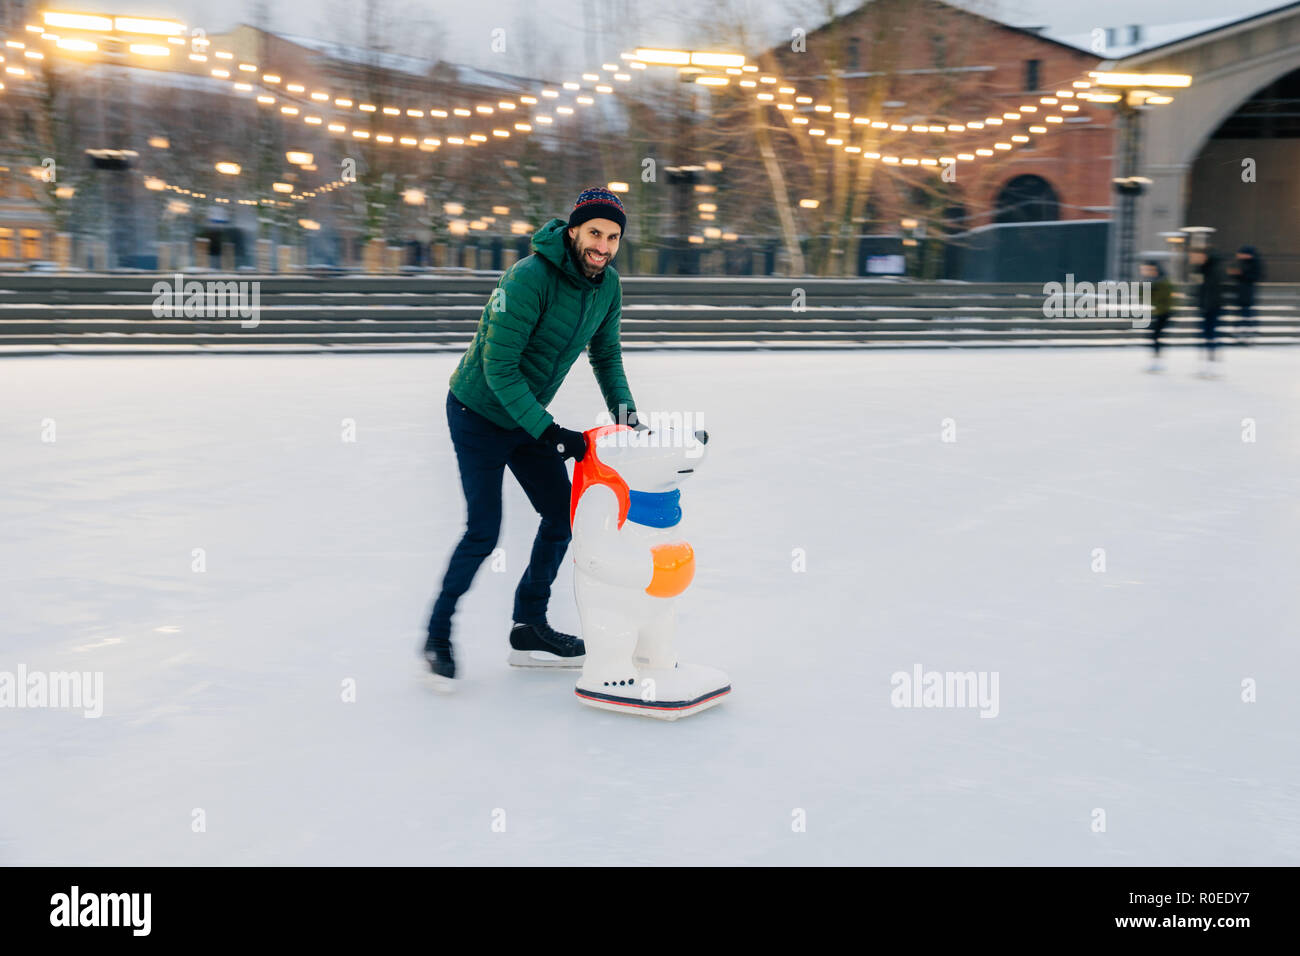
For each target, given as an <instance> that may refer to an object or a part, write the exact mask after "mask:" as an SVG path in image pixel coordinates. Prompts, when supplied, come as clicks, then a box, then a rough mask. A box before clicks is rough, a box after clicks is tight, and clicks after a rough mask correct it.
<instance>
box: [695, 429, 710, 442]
mask: <svg viewBox="0 0 1300 956" xmlns="http://www.w3.org/2000/svg"><path fill="white" fill-rule="evenodd" d="M695 440H696V441H697V442H699V443H700V444H701V445H707V444H708V443H709V433H708V432H706V431H705V430H704V429H703V428H701V429H700V430H699V431H697V432H696V433H695Z"/></svg>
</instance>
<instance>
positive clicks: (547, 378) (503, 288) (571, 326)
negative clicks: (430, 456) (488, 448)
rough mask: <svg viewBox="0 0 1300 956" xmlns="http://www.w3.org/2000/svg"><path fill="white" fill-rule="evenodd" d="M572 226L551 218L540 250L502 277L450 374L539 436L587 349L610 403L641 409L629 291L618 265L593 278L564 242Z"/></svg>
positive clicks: (455, 389)
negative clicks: (631, 364)
mask: <svg viewBox="0 0 1300 956" xmlns="http://www.w3.org/2000/svg"><path fill="white" fill-rule="evenodd" d="M567 226H568V224H567V223H566V222H565V220H563V219H552V220H551V221H550V222H548V223H547V224H546V225H544V226H542V228H541V229H539V230H537V232H536V234H534V236H533V240H532V243H531V246H532V250H533V254H532V255H530V256H527V257H525V258H523V259H520V260H519V261H518V262H516V263H515V264H514V265H512V266H511V267H510V268H509V269H507V270H506V271H505V274H504V275H502V276H501V281H500V282H498V283H497V287H496V288H495V289H494V290H493V291H492V295H491V297H489V299H488V304H487V305H486V306H485V307H484V308H483V315H482V316H481V317H480V318H479V321H478V331H477V332H476V333H475V334H474V341H473V342H471V343H470V346H469V349H468V351H466V352H465V355H464V356H463V357H462V358H461V360H460V364H459V365H458V366H456V371H454V372H453V373H452V375H451V391H452V394H454V395H455V396H456V397H457V398H458V399H460V401H461V403H462V404H463V405H465V407H467V408H470V409H472V410H474V411H476V412H478V413H479V414H480V415H482V416H483V417H484V418H486V419H488V420H489V421H491V422H493V423H495V424H497V425H499V426H501V427H502V428H523V429H524V430H525V431H527V432H528V434H530V435H532V436H533V437H534V438H537V437H539V436H540V435H541V434H542V432H544V431H545V430H546V428H547V426H549V425H550V424H551V423H552V422H553V421H554V419H553V418H552V417H551V416H550V414H549V413H548V412H547V411H546V408H545V406H546V405H547V404H548V403H549V402H550V401H551V399H552V398H554V397H555V393H556V392H557V391H559V389H560V384H561V383H562V382H563V381H564V376H565V375H567V374H568V372H569V369H570V367H572V365H573V363H574V362H575V361H576V360H577V358H578V355H579V353H581V352H582V350H583V349H584V348H588V346H589V345H590V348H589V350H588V357H589V358H590V360H591V367H592V370H593V371H594V372H595V373H596V382H597V384H598V385H599V386H600V391H601V394H602V395H603V396H604V399H605V406H606V407H607V408H608V409H609V411H610V414H611V415H613V416H614V419H615V421H617V420H618V412H619V405H620V404H622V405H626V406H627V410H628V412H631V411H633V410H634V409H635V407H636V406H635V405H634V404H633V403H632V392H631V391H630V390H629V389H628V387H627V379H626V378H625V377H624V375H623V351H622V347H621V346H620V344H619V322H620V319H621V318H622V314H623V290H622V286H621V285H620V284H619V279H618V273H617V272H615V271H614V268H613V266H612V265H607V266H606V267H605V271H604V273H603V274H602V275H601V276H600V277H599V278H598V279H596V280H592V279H588V278H587V277H586V276H585V275H583V274H582V271H581V270H580V269H579V268H578V264H577V263H576V262H575V261H574V260H573V257H572V256H571V255H570V254H569V251H568V248H567V245H566V243H565V233H566V231H567Z"/></svg>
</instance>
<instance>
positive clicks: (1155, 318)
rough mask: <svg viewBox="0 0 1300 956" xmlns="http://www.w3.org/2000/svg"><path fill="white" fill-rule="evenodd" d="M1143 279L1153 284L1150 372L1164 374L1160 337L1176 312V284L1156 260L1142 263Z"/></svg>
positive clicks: (1148, 368) (1148, 367)
mask: <svg viewBox="0 0 1300 956" xmlns="http://www.w3.org/2000/svg"><path fill="white" fill-rule="evenodd" d="M1142 279H1143V281H1145V282H1150V283H1151V349H1152V352H1153V354H1152V356H1151V364H1150V365H1148V366H1147V371H1148V372H1163V371H1164V370H1165V367H1164V364H1163V363H1162V362H1161V361H1160V335H1161V333H1162V332H1164V330H1165V325H1166V324H1167V323H1168V322H1169V316H1170V314H1171V313H1172V312H1173V311H1174V284H1173V283H1172V282H1170V281H1169V276H1167V275H1166V274H1165V270H1164V267H1163V266H1161V265H1160V263H1158V262H1156V261H1155V260H1151V259H1149V260H1147V261H1146V262H1144V263H1142Z"/></svg>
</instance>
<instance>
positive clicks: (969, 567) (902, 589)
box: [0, 349, 1300, 865]
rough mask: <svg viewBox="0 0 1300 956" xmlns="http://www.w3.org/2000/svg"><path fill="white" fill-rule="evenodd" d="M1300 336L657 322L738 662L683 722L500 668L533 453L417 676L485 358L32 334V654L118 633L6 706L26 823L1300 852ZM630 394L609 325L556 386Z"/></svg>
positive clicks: (15, 830) (587, 415)
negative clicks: (916, 686)
mask: <svg viewBox="0 0 1300 956" xmlns="http://www.w3.org/2000/svg"><path fill="white" fill-rule="evenodd" d="M1297 358H1300V353H1296V352H1294V351H1286V350H1268V349H1249V350H1235V351H1232V352H1231V353H1230V354H1228V355H1227V361H1226V362H1225V366H1226V369H1227V373H1228V374H1227V376H1226V378H1225V379H1224V380H1223V381H1202V380H1198V379H1195V378H1193V377H1191V375H1190V373H1191V372H1192V371H1193V369H1194V361H1195V360H1194V357H1193V355H1192V353H1191V352H1190V351H1181V350H1176V351H1174V352H1173V353H1172V358H1171V365H1172V369H1171V371H1169V372H1167V373H1165V374H1164V375H1163V376H1153V375H1144V374H1142V373H1141V372H1139V368H1140V367H1141V365H1142V364H1144V361H1145V355H1141V354H1139V353H1138V352H1136V351H1131V350H1130V351H1120V350H1100V351H1093V350H1079V351H1075V350H1070V351H1053V350H1033V351H1028V350H1024V351H997V352H978V353H976V352H969V351H934V352H908V353H897V352H890V353H881V352H872V351H855V352H824V353H800V354H790V353H775V352H761V351H756V352H746V353H728V354H703V353H669V352H657V353H635V354H632V353H629V354H628V355H627V357H626V364H627V369H628V377H629V380H630V382H631V384H632V387H633V391H634V394H635V395H636V397H637V400H638V402H639V404H640V406H641V408H642V410H643V411H644V410H648V409H655V408H660V409H676V410H687V411H691V412H694V413H696V414H698V415H699V416H701V418H702V420H700V421H699V422H698V423H697V425H696V427H704V428H707V430H708V431H709V434H710V444H709V458H708V461H707V462H706V465H705V467H704V468H703V469H702V470H701V471H700V472H699V473H698V474H696V475H695V476H693V477H692V478H691V479H690V480H689V481H688V482H687V483H686V485H685V486H684V488H683V497H682V504H683V508H684V509H685V511H686V512H687V515H688V517H689V519H690V521H691V524H692V528H693V532H692V543H693V544H694V546H695V548H696V552H697V556H698V572H697V577H696V582H695V584H694V586H693V587H692V588H691V589H690V590H689V591H687V593H686V594H685V595H684V596H683V597H682V598H681V599H680V600H681V605H680V616H679V652H680V654H681V656H682V657H683V659H686V660H690V661H695V662H698V663H701V664H709V665H715V666H719V667H722V668H724V669H725V670H727V671H728V672H729V674H730V675H731V678H732V681H733V684H734V688H735V689H734V692H733V693H732V695H731V696H730V698H729V699H728V700H727V701H726V702H725V703H723V704H722V705H721V706H720V707H717V708H714V709H712V710H710V711H708V712H706V713H703V714H701V715H699V716H696V717H692V718H690V719H687V720H683V721H679V722H677V723H666V722H658V721H651V720H647V719H643V718H634V717H628V716H626V715H618V714H608V713H603V712H599V711H594V710H591V709H588V708H586V707H584V706H582V705H581V704H579V703H578V701H577V700H576V699H575V697H574V696H573V690H572V688H573V681H574V676H575V675H574V674H573V673H572V672H563V671H561V672H555V671H551V672H523V671H518V670H512V669H510V668H509V667H507V665H506V663H505V658H506V654H507V642H506V634H507V630H508V627H509V623H510V619H509V614H510V597H511V594H512V591H513V588H514V585H515V583H516V581H517V578H518V575H519V573H520V571H521V570H522V566H523V563H524V562H525V561H526V558H527V554H528V548H529V544H530V542H531V538H532V534H533V532H534V530H535V528H536V518H535V516H534V515H533V514H532V512H531V510H530V509H529V507H528V504H527V501H526V499H525V498H524V496H523V493H522V492H521V491H520V489H519V488H518V486H517V485H516V484H515V483H514V481H513V479H512V478H510V477H509V476H508V475H507V478H506V516H505V524H504V529H503V532H502V537H501V542H500V543H501V545H502V546H503V547H504V548H505V558H506V565H507V570H506V572H505V573H494V572H492V571H491V570H490V569H489V568H488V566H486V565H485V566H484V568H483V569H482V570H481V571H480V574H479V577H478V579H477V580H476V583H475V587H474V590H473V591H471V593H470V594H469V595H468V596H467V597H466V599H465V600H464V601H463V602H462V605H461V611H460V613H459V614H458V616H457V621H456V625H457V630H456V635H455V636H456V640H457V646H458V649H459V658H460V662H461V665H462V668H463V671H464V676H465V679H464V681H463V682H462V684H463V686H462V687H461V688H460V692H459V693H458V694H457V695H455V696H452V697H442V696H439V695H437V694H435V693H433V692H432V691H431V690H430V689H429V687H428V684H427V683H426V680H425V678H424V677H423V671H422V664H421V662H420V661H419V660H418V659H417V646H418V644H419V643H420V641H421V640H422V627H423V624H424V621H425V618H426V616H427V613H428V610H429V606H430V602H431V600H432V598H433V595H434V591H435V589H436V587H437V584H438V581H439V579H440V576H441V573H442V570H443V568H444V564H445V561H446V558H447V556H448V554H449V553H450V550H451V548H452V546H453V544H454V543H455V540H456V538H457V537H458V534H459V531H460V529H461V526H462V521H463V503H462V499H461V495H460V490H459V485H458V481H457V476H456V470H455V463H454V460H453V457H452V455H451V448H450V443H449V440H448V437H447V426H446V420H445V415H444V406H443V402H444V398H445V394H446V381H447V376H448V374H449V373H450V371H451V368H452V367H453V364H454V362H455V360H456V357H455V356H453V355H347V356H338V355H322V356H264V357H258V356H173V357H131V356H112V357H68V356H63V357H54V358H23V359H11V360H9V361H6V362H4V363H3V365H0V475H2V484H0V487H2V489H3V494H0V529H2V530H0V581H3V591H2V596H3V606H2V610H0V671H10V672H13V671H15V670H16V668H17V667H18V666H19V665H20V664H22V665H25V666H26V667H27V668H28V670H29V671H34V670H44V671H67V670H74V669H75V670H83V671H100V672H102V673H103V679H104V695H105V704H104V708H105V710H104V716H103V717H101V718H100V719H98V720H95V719H85V718H83V717H82V716H81V714H80V713H79V712H70V711H66V710H53V709H47V710H29V709H24V710H18V709H4V708H0V740H2V743H0V758H2V759H3V767H4V772H3V774H0V861H2V862H4V863H10V864H23V863H26V864H56V863H57V864H202V863H219V864H240V863H244V864H247V863H253V864H258V863H277V864H284V863H308V864H330V863H382V864H388V863H392V864H443V863H462V864H463V863H561V864H582V863H596V864H643V863H650V864H661V863H687V864H716V863H730V862H743V863H755V864H769V863H853V864H936V863H950V864H1031V863H1032V864H1074V863H1081V864H1105V865H1108V864H1124V865H1127V864H1292V865H1294V864H1296V863H1298V862H1300V772H1298V771H1297V760H1296V754H1297V746H1296V740H1295V734H1296V729H1297V727H1300V703H1298V699H1300V698H1298V694H1297V691H1298V690H1300V666H1297V665H1298V657H1300V655H1298V653H1297V650H1296V643H1297V637H1300V630H1298V628H1300V624H1298V622H1300V614H1298V613H1297V611H1298V610H1300V597H1298V596H1297V595H1298V594H1300V590H1298V589H1297V586H1296V582H1297V580H1300V560H1298V555H1300V507H1298V506H1297V487H1298V485H1300V482H1298V481H1297V476H1298V475H1300V376H1297V374H1296V361H1297ZM599 409H600V400H599V393H598V390H597V388H596V386H595V383H594V380H593V379H592V377H591V374H590V372H589V371H588V370H587V368H586V367H585V365H584V364H583V363H580V364H579V365H578V366H576V367H575V368H574V371H573V372H572V373H571V375H570V376H569V379H568V381H567V382H566V384H565V386H564V388H563V389H562V391H561V392H560V394H559V396H558V397H557V399H556V400H555V402H553V403H552V406H551V411H552V412H553V413H554V414H555V415H556V417H557V419H558V420H559V421H560V422H561V423H562V424H564V425H566V426H568V427H586V426H588V425H590V424H593V423H594V416H595V414H596V413H597V412H598V411H599ZM46 419H52V420H53V422H54V427H55V428H56V429H57V431H56V437H57V440H56V441H55V442H53V443H50V442H43V441H42V440H41V434H42V427H43V426H42V423H43V421H44V420H46ZM344 419H353V420H354V421H355V427H356V438H357V440H356V441H355V442H354V443H347V442H344V441H342V440H341V433H342V430H343V428H344V425H343V421H344ZM944 419H953V420H954V423H955V429H956V439H957V440H956V441H955V442H944V441H941V430H942V428H943V421H944ZM1243 419H1253V420H1254V423H1255V427H1256V429H1257V440H1256V441H1254V442H1245V441H1243V440H1242V434H1243ZM196 548H202V549H204V552H205V556H206V568H207V570H206V571H205V572H203V573H196V572H194V571H193V570H191V567H192V562H193V561H194V558H193V557H192V552H193V549H196ZM1096 548H1104V549H1105V560H1106V570H1105V572H1104V573H1098V572H1095V571H1093V570H1092V568H1093V565H1094V562H1095V560H1096V559H1095V557H1094V549H1096ZM795 549H803V553H804V555H805V556H806V567H807V570H806V571H804V572H795V571H792V562H794V561H795V560H796V559H795V556H794V550H795ZM552 621H553V623H555V624H556V625H557V626H561V627H563V628H576V627H577V613H576V610H575V608H574V605H573V591H572V570H571V567H569V566H567V565H566V567H565V568H564V570H563V571H562V572H561V576H560V580H559V581H558V582H557V587H556V592H555V596H554V599H553V601H552ZM916 664H920V665H921V666H922V667H923V668H924V669H926V670H940V671H977V672H978V671H986V672H997V674H998V677H999V712H998V715H997V717H995V718H993V719H984V718H981V717H980V716H979V713H978V712H977V711H976V710H974V709H969V708H966V709H958V708H949V709H903V708H895V707H894V706H892V705H891V689H892V688H891V675H893V674H894V673H895V672H898V671H907V672H910V671H911V670H912V668H913V666H914V665H916ZM348 679H351V680H354V681H355V682H356V702H355V703H345V702H343V701H342V700H341V696H342V687H343V682H344V681H345V680H348ZM1245 679H1253V680H1255V681H1256V682H1257V694H1258V699H1257V702H1255V703H1245V702H1243V701H1242V699H1241V697H1242V681H1243V680H1245ZM196 808H200V809H202V811H203V812H204V814H205V821H206V831H205V832H194V830H193V828H192V820H193V812H194V810H195V809H196ZM1094 809H1102V810H1104V811H1105V814H1106V820H1105V822H1106V829H1105V832H1093V820H1094V815H1093V814H1094ZM799 810H802V811H803V812H804V813H805V814H806V832H797V831H796V829H795V828H794V827H793V826H792V823H793V822H794V821H795V820H796V818H797V816H798V814H797V811H799ZM498 811H504V813H500V812H498ZM494 820H495V821H497V822H498V824H499V823H500V822H501V821H504V824H505V830H504V832H497V831H495V830H494V829H493V823H494Z"/></svg>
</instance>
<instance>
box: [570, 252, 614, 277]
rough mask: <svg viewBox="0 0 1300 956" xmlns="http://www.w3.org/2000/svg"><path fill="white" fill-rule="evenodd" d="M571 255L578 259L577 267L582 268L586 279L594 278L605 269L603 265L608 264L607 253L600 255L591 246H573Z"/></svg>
mask: <svg viewBox="0 0 1300 956" xmlns="http://www.w3.org/2000/svg"><path fill="white" fill-rule="evenodd" d="M573 255H574V258H575V259H577V260H578V267H579V268H580V269H582V274H583V275H585V276H586V277H587V278H588V279H594V278H596V276H598V275H600V274H601V273H602V272H604V271H605V266H607V265H609V260H610V257H609V256H608V255H605V256H603V257H600V256H599V253H597V252H596V250H595V249H592V248H586V247H583V246H580V245H579V246H575V247H574V250H573ZM594 257H595V258H594Z"/></svg>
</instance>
